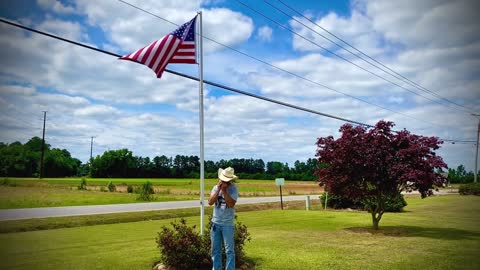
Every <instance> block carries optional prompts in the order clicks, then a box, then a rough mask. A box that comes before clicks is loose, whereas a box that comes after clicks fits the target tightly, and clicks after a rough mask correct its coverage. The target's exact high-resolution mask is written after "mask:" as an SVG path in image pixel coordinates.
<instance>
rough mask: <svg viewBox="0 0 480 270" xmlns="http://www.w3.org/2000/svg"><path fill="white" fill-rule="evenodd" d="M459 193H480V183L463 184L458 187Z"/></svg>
mask: <svg viewBox="0 0 480 270" xmlns="http://www.w3.org/2000/svg"><path fill="white" fill-rule="evenodd" d="M458 193H460V194H461V195H477V196H479V195H480V183H470V184H465V185H461V186H460V187H459V188H458Z"/></svg>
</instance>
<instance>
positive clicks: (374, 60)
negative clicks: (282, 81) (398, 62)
mask: <svg viewBox="0 0 480 270" xmlns="http://www.w3.org/2000/svg"><path fill="white" fill-rule="evenodd" d="M264 1H265V2H266V3H267V4H268V5H270V6H272V7H273V8H275V9H276V10H278V11H280V12H281V13H283V14H285V15H287V16H288V17H290V18H292V19H293V20H295V21H296V22H298V23H300V24H302V25H303V26H305V27H307V28H308V29H310V30H311V31H313V32H315V33H316V34H318V35H320V36H321V37H323V38H324V39H326V40H328V41H330V42H332V43H333V44H335V45H337V46H338V47H340V48H342V49H343V50H345V51H347V52H349V53H350V54H352V55H353V56H356V57H358V58H360V59H362V60H363V61H365V62H367V63H369V64H370V65H372V66H374V67H376V68H378V69H380V70H382V71H383V72H385V73H387V74H389V75H391V76H393V77H395V78H396V79H399V80H401V81H403V82H405V83H408V84H409V85H411V86H413V87H415V88H417V89H419V90H421V91H424V92H428V93H430V94H432V95H434V96H436V97H437V98H439V99H442V100H444V101H446V102H449V103H451V104H454V105H456V106H458V107H460V108H462V109H464V110H466V111H469V112H472V111H473V109H472V108H469V107H466V106H463V105H461V104H458V103H456V102H454V101H452V100H449V99H447V98H445V97H443V96H441V95H439V94H437V93H435V92H434V91H431V90H429V89H427V88H425V87H423V86H421V85H419V84H418V83H416V82H414V81H412V80H410V79H408V78H407V77H405V76H403V75H402V74H400V73H398V72H396V71H395V70H393V69H391V68H389V67H388V66H386V65H384V64H383V63H381V62H379V61H378V60H376V59H375V58H373V57H371V56H369V55H367V54H366V53H364V52H362V51H361V50H359V49H357V48H356V47H354V46H353V45H351V44H350V43H348V42H347V41H345V40H344V39H342V38H340V37H338V36H337V35H335V34H333V33H332V32H330V31H328V30H327V29H325V28H324V27H322V26H321V25H319V24H318V23H316V22H315V21H313V20H311V19H310V18H308V17H307V16H305V15H303V14H302V13H301V12H299V11H297V10H296V9H294V8H293V7H291V6H289V5H288V4H286V3H285V2H284V1H282V0H277V1H278V2H280V3H281V4H282V5H284V6H285V7H287V8H288V9H290V10H291V11H293V12H295V13H296V14H298V15H300V16H301V17H303V18H305V19H306V20H308V21H309V22H310V23H312V24H314V25H316V26H317V27H319V28H320V29H322V30H323V31H325V32H327V33H328V34H330V35H331V36H333V37H335V38H336V39H337V40H339V41H341V42H342V43H343V44H345V45H347V46H348V47H350V48H352V49H354V50H355V51H357V52H358V53H360V54H361V55H363V56H365V57H367V58H368V59H370V60H372V61H373V62H375V63H377V64H379V65H380V66H382V67H384V68H385V69H387V70H388V71H387V70H385V69H383V68H381V67H379V66H377V65H375V64H373V63H372V62H370V61H368V60H367V59H365V58H363V57H361V56H359V55H358V54H356V53H354V52H352V51H350V50H349V49H347V48H345V47H344V46H342V45H341V44H338V43H337V42H335V41H333V40H331V39H329V38H328V37H326V36H324V35H322V34H320V33H318V32H317V31H315V30H314V29H312V28H311V27H309V26H307V25H305V24H304V23H302V22H300V21H299V20H297V19H295V18H294V17H293V16H291V15H289V14H287V13H286V12H284V11H283V10H281V9H279V8H278V7H276V6H274V5H273V4H272V3H270V2H268V1H267V0H264Z"/></svg>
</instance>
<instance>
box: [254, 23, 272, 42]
mask: <svg viewBox="0 0 480 270" xmlns="http://www.w3.org/2000/svg"><path fill="white" fill-rule="evenodd" d="M272 33H273V30H272V28H270V27H269V26H267V25H264V26H262V27H260V28H258V31H257V36H258V38H259V39H260V40H262V41H267V42H270V41H272Z"/></svg>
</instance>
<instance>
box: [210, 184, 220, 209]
mask: <svg viewBox="0 0 480 270" xmlns="http://www.w3.org/2000/svg"><path fill="white" fill-rule="evenodd" d="M221 187H222V181H219V182H218V184H217V190H215V191H214V192H212V193H210V198H208V205H213V204H214V203H215V202H216V201H217V199H218V193H220V190H222V189H221Z"/></svg>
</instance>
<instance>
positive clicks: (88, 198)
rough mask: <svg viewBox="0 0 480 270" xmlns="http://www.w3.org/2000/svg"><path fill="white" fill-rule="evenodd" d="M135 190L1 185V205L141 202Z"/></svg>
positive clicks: (173, 197)
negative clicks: (88, 189)
mask: <svg viewBox="0 0 480 270" xmlns="http://www.w3.org/2000/svg"><path fill="white" fill-rule="evenodd" d="M137 196H138V194H134V193H119V192H101V191H82V190H71V189H64V188H47V187H22V186H17V187H5V186H0V209H14V208H32V207H55V206H73V205H98V204H120V203H144V201H138V200H137ZM198 197H199V196H197V195H193V194H192V195H180V194H165V193H160V194H155V195H154V198H155V200H154V201H155V202H163V201H179V200H194V199H198Z"/></svg>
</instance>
